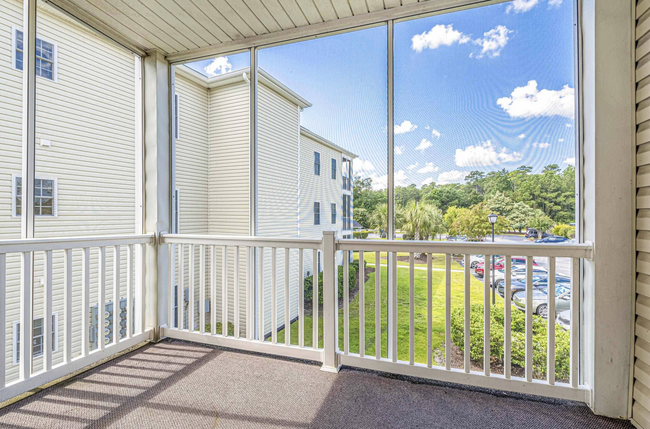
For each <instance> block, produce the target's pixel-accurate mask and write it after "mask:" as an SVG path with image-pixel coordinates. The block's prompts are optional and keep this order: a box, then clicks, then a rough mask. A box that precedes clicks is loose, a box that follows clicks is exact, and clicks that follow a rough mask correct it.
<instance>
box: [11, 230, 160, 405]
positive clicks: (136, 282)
mask: <svg viewBox="0 0 650 429" xmlns="http://www.w3.org/2000/svg"><path fill="white" fill-rule="evenodd" d="M152 243H153V235H125V236H105V237H74V238H44V239H28V240H2V241H0V344H3V345H4V346H5V347H6V344H7V343H6V339H7V338H6V315H7V301H6V297H7V269H8V266H7V256H8V255H12V254H18V255H19V256H20V318H19V323H20V326H21V329H20V339H19V341H20V342H19V344H20V347H19V356H20V360H19V363H18V365H19V375H18V379H17V380H15V381H12V382H9V383H7V382H6V381H7V378H6V365H5V355H6V353H5V350H6V349H3V350H2V352H1V353H0V402H2V401H5V400H7V399H9V398H12V397H14V396H16V395H19V394H21V393H24V392H26V391H28V390H31V389H33V388H36V387H38V386H41V385H43V384H46V383H49V382H50V381H53V380H56V379H57V378H60V377H62V376H65V375H67V374H69V373H72V372H74V371H77V370H79V369H81V368H83V367H85V366H88V365H91V364H93V363H95V362H97V361H100V360H102V359H104V358H107V357H110V356H112V355H114V354H116V353H119V352H120V351H123V350H125V349H127V348H129V347H131V346H133V345H136V344H138V343H140V342H142V341H145V340H147V339H149V338H150V336H151V332H152V329H150V328H149V329H145V324H144V320H145V319H144V302H143V272H142V267H143V260H144V252H145V247H146V245H147V244H152ZM122 246H123V247H126V249H127V252H126V253H127V261H126V266H127V275H126V279H127V285H126V295H127V296H126V298H127V316H126V317H127V320H126V322H127V323H126V335H125V336H124V338H121V335H120V333H119V330H120V324H119V323H117V321H114V323H113V332H112V334H113V335H112V338H113V340H112V343H111V344H107V345H105V344H104V341H103V339H104V338H105V336H104V334H105V332H104V326H103V325H104V322H103V320H104V318H103V317H102V316H103V314H104V306H105V302H106V270H107V267H106V249H107V248H108V249H112V250H113V252H114V254H113V273H112V274H113V279H114V280H113V285H112V287H113V290H112V291H113V293H112V300H113V302H114V305H117V304H116V303H119V302H120V298H121V296H120V295H121V290H122V289H123V287H122V286H124V285H122V284H121V281H122V277H123V276H122V275H121V274H120V269H121V263H120V248H121V247H122ZM91 249H93V252H97V253H98V271H97V274H96V276H95V275H94V272H93V276H92V277H91V262H90V258H91V256H90V255H91ZM73 250H81V254H82V263H81V267H80V268H81V273H82V280H81V294H80V296H78V297H73V258H72V254H73V253H72V252H73ZM55 252H61V253H62V254H63V260H64V269H63V295H64V297H63V302H64V308H63V326H64V328H63V341H62V343H63V359H62V362H61V363H59V364H57V365H53V361H52V354H53V351H52V348H53V347H52V346H53V344H52V335H49V333H50V332H52V308H53V302H52V291H53V263H52V261H53V253H55ZM39 253H41V254H42V255H43V274H44V276H43V279H44V282H43V300H42V301H43V308H42V309H41V311H36V309H35V308H34V305H33V301H34V290H33V287H32V285H33V277H34V265H35V264H34V261H35V256H36V255H38V254H39ZM91 279H93V280H96V281H97V286H96V290H97V302H96V303H93V304H97V308H98V329H97V336H98V341H97V349H96V350H89V310H90V306H91V305H92V304H91V303H90V292H91ZM77 299H79V300H80V301H81V313H80V314H77V315H75V314H73V302H74V301H75V300H77ZM132 302H135V305H134V306H131V305H128V304H130V303H132ZM114 308H115V307H114ZM41 312H42V316H43V323H42V332H43V333H44V334H43V335H42V369H41V370H40V371H34V370H33V367H34V365H33V364H34V356H33V350H32V348H33V329H32V320H33V319H34V315H35V314H36V313H41ZM115 314H116V312H115V311H114V315H115ZM75 317H80V319H81V327H80V329H79V330H78V331H76V332H75V331H74V330H73V318H75ZM131 327H133V329H131ZM56 337H57V336H55V338H56ZM74 338H77V339H80V340H81V352H80V355H79V356H76V357H73V339H74ZM14 344H16V342H15V341H14Z"/></svg>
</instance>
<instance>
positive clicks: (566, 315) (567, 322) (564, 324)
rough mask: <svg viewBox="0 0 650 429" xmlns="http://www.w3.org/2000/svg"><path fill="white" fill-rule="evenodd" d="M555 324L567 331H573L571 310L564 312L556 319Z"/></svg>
mask: <svg viewBox="0 0 650 429" xmlns="http://www.w3.org/2000/svg"><path fill="white" fill-rule="evenodd" d="M555 323H556V324H558V325H560V327H561V328H563V329H565V330H567V331H568V330H570V329H571V310H564V311H563V312H561V313H559V314H558V315H557V317H556V318H555Z"/></svg>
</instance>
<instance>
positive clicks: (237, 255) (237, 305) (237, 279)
mask: <svg viewBox="0 0 650 429" xmlns="http://www.w3.org/2000/svg"><path fill="white" fill-rule="evenodd" d="M234 257H235V272H234V276H235V281H234V289H235V290H234V292H235V308H234V316H233V319H234V320H233V321H234V322H235V338H239V246H235V254H234Z"/></svg>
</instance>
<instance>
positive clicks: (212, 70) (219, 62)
mask: <svg viewBox="0 0 650 429" xmlns="http://www.w3.org/2000/svg"><path fill="white" fill-rule="evenodd" d="M203 70H205V72H206V73H207V74H208V76H216V75H218V74H224V73H228V72H229V71H230V70H232V64H230V62H229V61H228V57H217V58H215V59H213V60H212V62H211V63H210V64H208V65H207V66H205V68H204V69H203ZM217 72H218V73H217Z"/></svg>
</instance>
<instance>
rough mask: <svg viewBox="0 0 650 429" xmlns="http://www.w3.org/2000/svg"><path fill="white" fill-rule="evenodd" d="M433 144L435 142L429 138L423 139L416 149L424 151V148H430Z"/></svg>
mask: <svg viewBox="0 0 650 429" xmlns="http://www.w3.org/2000/svg"><path fill="white" fill-rule="evenodd" d="M432 145H433V143H431V142H430V141H429V140H427V139H422V141H421V142H420V144H419V145H418V146H417V147H416V148H415V150H421V151H422V152H423V153H424V150H425V149H426V148H428V147H431V146H432Z"/></svg>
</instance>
